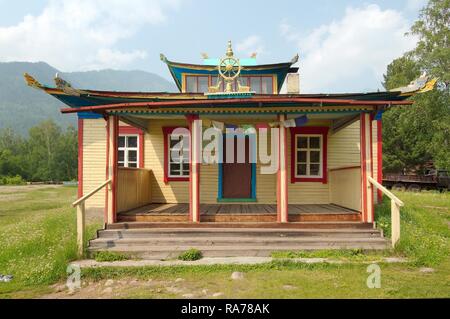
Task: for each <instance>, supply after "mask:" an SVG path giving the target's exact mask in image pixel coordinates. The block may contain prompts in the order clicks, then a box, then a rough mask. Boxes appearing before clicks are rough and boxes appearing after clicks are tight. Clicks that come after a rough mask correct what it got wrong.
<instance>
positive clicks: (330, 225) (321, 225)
mask: <svg viewBox="0 0 450 319" xmlns="http://www.w3.org/2000/svg"><path fill="white" fill-rule="evenodd" d="M136 228H152V229H153V228H194V229H202V228H227V229H230V228H231V229H235V228H259V229H268V228H274V229H339V228H347V229H373V224H372V223H362V222H357V221H356V222H348V221H344V222H339V221H336V222H296V223H252V222H228V223H220V222H212V223H191V222H175V223H173V222H154V223H151V222H130V223H128V222H120V223H115V224H109V225H107V229H136Z"/></svg>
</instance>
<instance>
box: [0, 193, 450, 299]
mask: <svg viewBox="0 0 450 319" xmlns="http://www.w3.org/2000/svg"><path fill="white" fill-rule="evenodd" d="M75 194H76V189H75V188H72V187H56V188H55V187H51V188H49V187H40V188H37V189H29V188H28V187H23V188H17V187H16V188H0V247H1V250H0V274H13V275H14V280H13V281H12V282H9V283H0V298H21V297H47V298H60V297H71V298H81V297H85V298H96V297H113V298H133V297H136V298H173V297H177V298H180V297H181V298H194V297H198V298H317V297H323V298H336V297H341V298H358V297H359V298H383V297H386V298H402V297H407V298H413V297H447V298H448V297H450V259H449V256H450V241H449V238H450V228H449V224H450V194H449V193H446V194H439V193H434V192H426V193H408V192H399V193H397V195H398V196H399V197H400V198H401V199H402V200H403V201H404V202H405V203H406V206H405V207H404V208H402V210H401V216H402V224H401V227H402V229H401V230H402V234H401V236H402V237H401V241H400V243H399V245H398V247H397V248H396V249H395V251H387V252H380V253H375V254H374V253H371V254H365V253H363V252H360V251H337V252H329V251H320V252H313V253H305V252H291V253H290V254H284V255H282V256H278V257H315V256H319V257H329V258H334V259H340V260H345V261H350V262H353V263H344V264H314V265H307V264H298V263H295V262H292V261H285V260H279V261H275V262H272V263H268V264H262V265H248V266H235V265H224V266H174V267H142V268H106V267H103V268H95V269H89V270H83V273H82V282H83V288H82V289H81V291H79V292H77V293H75V294H74V295H68V294H67V292H66V291H62V292H55V289H54V288H53V285H54V284H55V283H56V284H60V285H61V284H63V283H64V282H65V278H66V266H67V263H68V262H69V261H70V260H73V259H74V258H75V256H76V243H75V210H74V209H73V208H72V207H71V206H70V202H72V201H73V199H74V198H75ZM389 214H390V211H389V202H387V201H386V202H385V203H384V204H383V205H380V206H379V207H378V208H377V223H378V225H379V226H380V227H382V228H383V229H384V231H385V234H387V235H389V227H390V225H389V222H390V219H389ZM100 222H101V221H98V220H93V221H92V222H91V224H90V226H89V227H88V228H89V232H90V234H91V236H92V235H93V234H94V231H95V229H96V228H97V227H99V226H100ZM386 255H394V256H402V257H407V258H408V260H409V262H408V263H403V264H388V263H380V264H379V266H380V267H381V288H379V289H377V288H374V289H369V288H368V287H367V285H366V280H367V277H368V275H369V273H367V264H364V263H361V262H368V261H371V260H374V259H379V257H381V256H386ZM425 267H426V268H425ZM234 271H240V272H243V273H244V278H243V279H241V280H232V279H230V276H231V273H232V272H234Z"/></svg>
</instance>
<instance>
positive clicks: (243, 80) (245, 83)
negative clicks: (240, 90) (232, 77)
mask: <svg viewBox="0 0 450 319" xmlns="http://www.w3.org/2000/svg"><path fill="white" fill-rule="evenodd" d="M248 79H249V77H248V76H241V77H240V78H239V81H240V83H241V85H243V86H249V83H248Z"/></svg>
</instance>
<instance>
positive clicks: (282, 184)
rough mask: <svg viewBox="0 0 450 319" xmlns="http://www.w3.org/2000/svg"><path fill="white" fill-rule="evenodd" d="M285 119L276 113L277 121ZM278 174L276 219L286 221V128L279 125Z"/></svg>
mask: <svg viewBox="0 0 450 319" xmlns="http://www.w3.org/2000/svg"><path fill="white" fill-rule="evenodd" d="M284 120H286V115H284V114H280V115H278V121H284ZM278 162H279V165H278V174H277V215H278V216H277V220H278V222H280V223H287V222H288V217H289V216H288V176H287V129H286V128H285V127H284V126H283V125H280V134H279V141H278Z"/></svg>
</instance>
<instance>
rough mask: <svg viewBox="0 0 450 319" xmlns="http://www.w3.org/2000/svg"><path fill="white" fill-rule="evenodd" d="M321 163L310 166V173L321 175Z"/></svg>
mask: <svg viewBox="0 0 450 319" xmlns="http://www.w3.org/2000/svg"><path fill="white" fill-rule="evenodd" d="M319 170H320V164H311V165H310V167H309V175H311V176H319V175H320V173H319Z"/></svg>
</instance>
